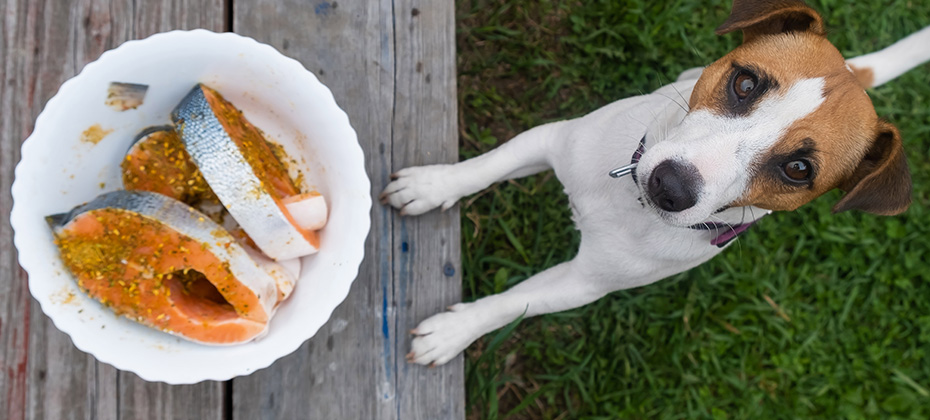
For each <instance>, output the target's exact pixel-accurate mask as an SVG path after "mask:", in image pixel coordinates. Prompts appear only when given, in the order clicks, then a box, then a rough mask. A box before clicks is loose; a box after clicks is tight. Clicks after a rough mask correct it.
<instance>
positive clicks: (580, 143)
mask: <svg viewBox="0 0 930 420" xmlns="http://www.w3.org/2000/svg"><path fill="white" fill-rule="evenodd" d="M925 31H926V30H925ZM925 41H927V40H925ZM924 44H927V42H924ZM853 65H855V63H853ZM699 74H700V71H699V70H696V69H691V70H689V71H687V72H686V73H685V74H683V75H682V77H680V78H679V81H677V82H675V83H672V84H670V85H667V86H665V87H663V88H661V89H659V90H657V91H655V92H653V93H651V94H648V95H643V96H637V97H632V98H628V99H623V100H620V101H617V102H614V103H611V104H609V105H607V106H604V107H603V108H601V109H598V110H596V111H594V112H592V113H590V114H588V115H586V116H584V117H581V118H578V119H574V120H568V121H561V122H556V123H551V124H546V125H542V126H539V127H536V128H533V129H531V130H528V131H526V132H524V133H522V134H520V135H518V136H516V137H514V138H513V139H512V140H510V141H509V142H507V143H505V144H504V145H502V146H500V147H498V148H497V149H495V150H492V151H491V152H488V153H486V154H484V155H482V156H479V157H476V158H473V159H470V160H467V161H464V162H460V163H457V164H453V165H431V166H422V167H412V168H406V169H403V170H401V171H399V172H398V173H397V174H396V175H397V179H396V180H395V181H393V182H391V183H390V184H389V185H388V186H387V187H386V188H385V189H384V193H383V194H382V200H383V201H384V202H386V203H389V204H390V205H392V206H394V207H396V208H398V209H401V213H402V214H404V215H418V214H422V213H425V212H427V211H429V210H431V209H434V208H436V207H442V208H443V209H447V208H449V207H451V206H452V205H454V204H455V202H456V201H457V200H458V199H459V198H461V197H463V196H465V195H468V194H473V193H475V192H478V191H480V190H481V189H483V188H485V187H487V186H489V185H491V184H492V183H494V182H499V181H503V180H507V179H511V178H516V177H521V176H527V175H531V174H534V173H537V172H540V171H543V170H546V169H549V168H552V169H554V170H555V174H556V176H557V177H558V178H559V180H560V181H561V182H562V184H563V185H564V187H565V192H566V194H567V195H568V198H569V202H570V205H571V208H572V212H573V219H574V222H575V224H576V227H577V228H578V229H579V230H580V231H581V238H582V240H581V245H580V247H579V250H578V254H577V256H576V257H575V258H574V259H572V260H571V261H568V262H564V263H562V264H559V265H556V266H554V267H552V268H549V269H547V270H545V271H543V272H541V273H538V274H536V275H534V276H532V277H530V278H529V279H527V280H525V281H523V282H522V283H520V284H518V285H516V286H514V287H513V288H511V289H510V290H507V291H506V292H504V293H501V294H497V295H492V296H488V297H485V298H482V299H479V300H477V301H475V302H472V303H459V304H456V305H453V306H452V307H450V308H449V311H448V312H443V313H440V314H437V315H434V316H432V317H430V318H428V319H426V320H424V321H423V322H422V323H420V325H419V326H418V327H417V328H416V329H415V330H414V335H415V337H414V339H413V341H412V343H411V347H412V351H411V353H410V355H409V357H410V358H411V360H413V361H414V362H416V363H420V364H443V363H445V362H447V361H449V360H451V359H452V358H453V357H455V356H456V355H457V354H458V353H460V352H461V351H462V350H463V349H464V348H465V347H467V346H468V345H469V344H470V343H471V342H472V341H474V340H475V339H477V338H478V337H480V336H481V335H483V334H485V333H487V332H489V331H492V330H494V329H497V328H500V327H502V326H504V325H506V324H508V323H509V322H511V321H513V320H514V319H516V318H517V317H519V316H520V315H521V314H525V316H534V315H539V314H544V313H550V312H558V311H562V310H566V309H571V308H575V307H578V306H581V305H584V304H587V303H590V302H592V301H594V300H596V299H598V298H600V297H602V296H604V295H605V294H607V293H610V292H613V291H616V290H622V289H628V288H632V287H637V286H643V285H646V284H649V283H652V282H655V281H658V280H660V279H662V278H665V277H668V276H670V275H673V274H676V273H680V272H682V271H685V270H688V269H690V268H692V267H695V266H697V265H699V264H701V263H703V262H705V261H707V260H709V259H710V258H712V257H713V256H715V255H717V253H719V252H720V251H721V248H718V247H716V246H713V245H710V241H711V239H712V238H713V237H714V236H716V235H717V234H718V232H713V231H701V230H693V229H689V228H687V227H681V226H687V225H690V224H695V223H698V222H703V221H716V222H726V223H730V224H738V223H747V222H750V221H752V220H755V219H757V218H761V217H762V216H764V215H765V214H768V211H766V210H762V209H758V208H754V207H741V208H731V209H729V210H726V211H723V212H721V213H718V214H711V212H713V211H714V209H715V208H716V207H715V206H721V205H723V204H727V203H729V202H732V200H734V199H735V198H738V197H739V195H740V194H741V193H742V191H743V190H744V189H745V187H746V185H747V182H748V179H749V176H750V174H748V173H747V168H748V167H749V166H750V162H751V161H752V159H753V157H754V156H756V155H758V154H759V153H761V152H763V151H765V150H766V149H767V148H769V147H771V145H772V144H773V143H774V142H775V141H778V139H779V138H781V136H782V134H783V132H784V130H786V129H787V127H789V126H790V125H791V124H792V123H793V122H794V121H797V120H798V119H800V118H803V117H804V116H805V115H808V114H810V113H811V112H813V111H814V110H815V109H817V107H818V106H820V104H821V103H822V102H823V83H824V82H823V80H822V79H806V80H801V81H798V82H796V83H795V84H794V85H792V86H786V87H784V88H782V89H781V90H777V91H773V92H771V95H770V97H766V98H765V99H764V100H762V102H760V103H759V104H758V105H757V107H756V110H755V111H754V112H752V113H751V114H750V115H748V116H746V117H742V118H727V117H722V116H715V115H712V114H710V113H706V112H694V113H692V114H690V115H687V112H686V111H685V108H687V102H688V101H687V100H686V99H685V98H688V97H690V95H691V91H692V89H693V88H694V85H695V83H696V81H697V80H696V79H697V77H698V76H699ZM686 115H687V117H686ZM644 135H645V136H646V144H647V152H646V153H645V155H644V156H643V158H642V160H641V161H640V168H639V174H640V182H644V179H646V178H647V177H648V175H649V172H650V170H651V169H652V168H654V167H655V165H657V164H658V163H659V162H660V161H661V160H663V158H668V157H672V156H674V157H678V158H682V159H688V160H690V161H692V162H694V164H695V165H696V166H697V167H698V168H699V170H700V172H701V175H702V176H703V177H704V178H705V181H706V185H705V187H706V188H705V189H704V190H705V191H702V193H701V195H700V197H699V203H698V204H697V205H696V206H695V209H689V210H686V211H683V212H681V214H680V215H661V214H660V212H657V211H656V210H654V209H652V208H651V207H646V206H643V205H642V204H641V203H640V202H639V200H638V197H640V196H641V194H642V192H641V190H640V188H639V187H638V186H636V185H635V184H634V183H633V181H632V178H631V177H625V178H621V179H613V178H610V177H609V176H608V175H607V174H608V172H609V171H611V170H612V169H614V168H617V167H619V166H623V165H626V164H628V163H629V162H630V157H631V156H632V154H633V152H634V151H635V150H636V149H637V147H638V146H639V140H640V139H641V138H643V136H644ZM727 200H730V201H727ZM663 217H664V218H665V219H666V220H663ZM669 222H671V223H672V224H670V223H669Z"/></svg>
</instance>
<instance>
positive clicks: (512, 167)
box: [381, 122, 567, 216]
mask: <svg viewBox="0 0 930 420" xmlns="http://www.w3.org/2000/svg"><path fill="white" fill-rule="evenodd" d="M565 124H567V122H556V123H550V124H545V125H541V126H539V127H535V128H533V129H531V130H527V131H525V132H523V133H521V134H519V135H518V136H516V137H514V138H513V139H511V140H510V141H508V142H507V143H504V144H503V145H501V146H500V147H498V148H496V149H494V150H492V151H490V152H488V153H485V154H483V155H481V156H478V157H475V158H472V159H469V160H466V161H464V162H459V163H456V164H452V165H427V166H416V167H410V168H405V169H401V170H400V171H398V172H397V173H395V174H394V175H392V176H391V177H392V178H394V181H392V182H391V183H390V184H388V185H387V187H385V188H384V192H382V193H381V203H382V204H390V205H392V206H394V207H396V208H398V209H400V211H401V214H402V215H410V216H414V215H418V214H423V213H426V212H427V211H430V210H432V209H434V208H436V207H439V206H442V209H443V210H446V209H448V208H449V207H452V206H453V205H454V204H455V202H456V201H458V199H459V198H462V197H463V196H466V195H468V194H473V193H476V192H478V191H481V190H482V189H484V188H486V187H488V186H489V185H491V184H493V183H495V182H498V181H504V180H507V179H512V178H519V177H523V176H528V175H532V174H535V173H537V172H541V171H544V170H546V169H549V168H550V167H551V165H550V161H551V160H550V157H551V156H552V155H553V153H557V152H553V150H552V149H553V145H554V144H555V143H556V142H557V140H558V139H559V138H560V137H561V136H560V131H561V130H562V128H563V127H564V126H565Z"/></svg>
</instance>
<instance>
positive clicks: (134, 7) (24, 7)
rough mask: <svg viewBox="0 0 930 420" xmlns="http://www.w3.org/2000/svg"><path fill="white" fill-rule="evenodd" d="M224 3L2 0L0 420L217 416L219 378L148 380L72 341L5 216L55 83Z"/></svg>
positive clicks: (219, 10)
mask: <svg viewBox="0 0 930 420" xmlns="http://www.w3.org/2000/svg"><path fill="white" fill-rule="evenodd" d="M224 4H225V2H224V1H223V0H210V1H178V0H173V1H172V0H146V1H145V2H136V1H133V0H110V1H102V0H73V1H68V2H62V1H57V0H53V1H50V0H44V1H37V0H15V1H14V0H8V1H5V2H3V3H0V16H2V19H3V25H2V33H3V37H2V38H3V39H2V42H0V56H3V57H4V61H3V64H2V65H0V72H2V73H0V80H2V82H3V83H2V85H0V106H2V109H4V112H3V113H2V114H0V215H2V216H3V219H2V220H0V369H2V372H0V410H3V411H2V412H0V418H4V419H10V420H18V419H23V418H30V419H42V418H47V419H71V418H76V419H77V418H84V419H117V418H121V417H122V418H132V419H136V418H146V417H147V416H149V415H156V416H157V415H160V414H165V416H161V417H162V418H220V416H222V414H223V400H224V398H225V395H224V394H223V390H222V384H209V383H208V384H202V385H197V386H194V387H190V388H187V387H178V388H171V387H167V386H165V385H161V384H148V383H144V382H142V381H141V380H139V379H138V378H136V377H135V375H132V374H127V373H118V372H117V371H116V370H115V369H113V368H112V367H109V366H106V365H103V364H100V363H97V362H95V361H94V359H93V358H92V357H91V356H89V355H86V354H84V353H82V352H80V351H78V350H77V349H75V348H74V346H73V345H72V344H71V341H70V339H68V337H67V336H66V335H64V334H63V333H61V332H59V331H58V330H57V329H55V327H54V326H53V325H52V324H51V322H49V321H48V319H47V318H46V317H45V316H44V315H43V314H42V312H41V310H40V308H39V307H38V304H35V303H34V301H32V299H31V298H30V297H29V294H28V289H27V282H26V274H25V273H24V272H23V271H22V270H21V269H20V268H19V265H18V264H17V262H16V251H15V249H14V248H13V244H12V230H11V228H10V225H9V218H8V215H9V213H10V210H11V208H12V197H11V196H10V187H11V185H12V182H13V169H14V167H15V165H16V163H17V162H18V161H19V148H20V145H21V142H22V140H24V139H25V138H26V137H28V135H29V134H30V133H31V132H32V129H33V123H34V121H35V117H36V116H37V115H38V113H39V112H40V111H41V109H42V107H44V105H45V102H47V101H48V99H49V98H51V96H52V95H54V94H55V92H56V91H57V90H58V87H59V86H60V85H61V83H62V82H64V81H65V80H67V79H68V78H70V77H72V76H74V75H75V74H77V72H79V71H80V69H81V68H83V66H84V65H85V64H86V63H88V62H90V61H93V60H95V59H96V58H97V57H99V56H100V54H101V53H103V52H104V51H106V50H108V49H110V48H113V47H116V46H117V45H119V44H120V43H122V42H124V41H126V40H129V39H134V38H141V37H145V36H148V35H150V34H151V33H154V32H158V31H163V30H168V29H173V28H193V27H207V28H209V29H214V30H223V29H224V24H225V20H226V14H225V9H224ZM120 385H122V386H120ZM120 393H122V394H125V395H122V396H120V395H119V394H120ZM121 412H122V414H124V415H123V416H120V414H121ZM170 413H175V415H171V414H170ZM190 416H193V417H190Z"/></svg>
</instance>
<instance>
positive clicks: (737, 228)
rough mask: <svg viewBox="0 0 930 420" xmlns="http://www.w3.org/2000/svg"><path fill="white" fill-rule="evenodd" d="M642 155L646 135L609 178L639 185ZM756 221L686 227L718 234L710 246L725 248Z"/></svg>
mask: <svg viewBox="0 0 930 420" xmlns="http://www.w3.org/2000/svg"><path fill="white" fill-rule="evenodd" d="M643 153H646V135H645V134H644V135H643V138H642V139H641V140H640V141H639V147H638V148H636V151H634V152H633V156H632V157H631V158H630V164H629V165H626V166H621V167H619V168H617V169H614V170H612V171H610V176H611V177H614V178H621V177H624V176H626V175H630V176H631V177H632V178H633V183H634V184H636V185H639V179H638V178H637V177H636V166H637V165H639V160H640V159H642V157H643ZM755 223H756V221H755V220H753V221H751V222H749V223H740V224H737V225H731V224H728V223H718V222H708V223H701V224H697V225H692V226H688V229H693V230H708V231H711V230H712V231H714V232H719V234H718V235H717V236H715V237H714V238H712V239H711V240H710V244H711V245H715V246H717V247H718V248H723V247H725V246H726V245H727V244H728V243H730V242H732V241H733V240H734V239H736V237H737V236H739V235H741V234H742V233H743V232H745V231H747V230H749V228H750V227H752V225H753V224H755Z"/></svg>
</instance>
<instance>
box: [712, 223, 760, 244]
mask: <svg viewBox="0 0 930 420" xmlns="http://www.w3.org/2000/svg"><path fill="white" fill-rule="evenodd" d="M753 223H755V222H754V221H753V222H749V223H745V224H742V225H736V226H733V227H731V228H727V229H726V230H724V231H723V233H721V234H720V235H719V236H717V237H716V238H714V239H711V240H710V244H711V245H716V246H718V247H721V248H723V247H724V246H726V244H728V243H730V241H732V240H733V239H736V237H737V236H739V235H740V234H741V233H743V232H745V231H746V230H747V229H749V227H750V226H752V225H753Z"/></svg>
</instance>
